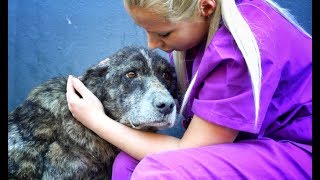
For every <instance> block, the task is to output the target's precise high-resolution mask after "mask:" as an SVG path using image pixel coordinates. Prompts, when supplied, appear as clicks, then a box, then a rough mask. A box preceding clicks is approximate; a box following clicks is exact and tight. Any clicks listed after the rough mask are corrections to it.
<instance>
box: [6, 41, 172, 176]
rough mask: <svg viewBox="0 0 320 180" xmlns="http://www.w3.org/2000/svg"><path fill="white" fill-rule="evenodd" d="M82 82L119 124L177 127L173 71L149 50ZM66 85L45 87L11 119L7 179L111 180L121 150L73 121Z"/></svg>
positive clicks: (112, 60) (123, 53)
mask: <svg viewBox="0 0 320 180" xmlns="http://www.w3.org/2000/svg"><path fill="white" fill-rule="evenodd" d="M79 79H80V80H81V81H82V82H83V83H84V84H85V85H86V87H87V88H88V89H89V90H91V91H92V92H93V94H95V95H96V96H97V97H98V98H99V100H100V101H101V102H102V104H103V106H104V111H105V113H106V115H108V116H109V117H110V118H112V119H114V120H115V121H118V122H120V123H122V124H125V125H127V126H130V127H132V128H135V129H139V130H142V131H153V132H154V131H156V130H159V129H165V128H169V127H172V126H173V125H174V124H175V121H176V115H177V113H176V111H177V105H176V102H175V100H176V99H177V88H176V87H177V81H176V74H175V70H174V68H173V66H172V65H171V64H170V63H169V62H168V60H166V59H165V58H163V57H162V56H160V55H159V54H157V53H156V52H154V51H152V50H150V49H147V48H144V47H139V46H126V47H124V48H122V49H120V50H118V51H117V52H115V53H114V54H112V55H111V56H109V57H108V58H106V59H105V60H103V61H101V62H100V63H98V64H96V65H94V66H92V67H91V68H89V69H88V70H86V72H85V73H84V74H83V75H82V76H80V77H79ZM66 83H67V78H66V77H56V78H52V79H50V80H48V81H46V82H44V83H43V84H41V85H39V86H38V87H36V88H34V89H33V90H32V91H31V92H30V93H29V95H28V97H27V98H26V100H25V101H24V102H23V103H22V104H21V105H19V106H18V107H17V108H16V109H14V110H13V111H11V112H10V113H9V115H8V176H9V179H110V178H111V172H112V164H113V161H114V158H115V156H116V155H117V153H118V152H119V149H118V148H116V147H115V146H113V145H112V144H110V143H108V142H107V141H105V140H103V139H101V138H100V137H99V136H97V135H96V134H95V133H94V132H92V131H91V130H89V129H87V128H86V127H85V126H83V125H82V124H81V123H80V122H78V121H77V120H76V119H74V117H73V116H72V114H71V112H70V111H69V109H68V105H67V100H66ZM124 136H125V134H124ZM128 138H130V137H128Z"/></svg>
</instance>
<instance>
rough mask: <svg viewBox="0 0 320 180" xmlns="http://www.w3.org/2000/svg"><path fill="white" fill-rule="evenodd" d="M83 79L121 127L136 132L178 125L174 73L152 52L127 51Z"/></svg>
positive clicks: (138, 49)
mask: <svg viewBox="0 0 320 180" xmlns="http://www.w3.org/2000/svg"><path fill="white" fill-rule="evenodd" d="M80 79H81V80H82V81H83V82H84V84H85V85H86V86H87V87H88V88H89V89H90V90H91V91H92V92H93V93H94V94H95V95H96V96H97V97H98V98H99V99H100V100H101V102H102V103H103V106H104V108H105V113H106V114H107V115H108V116H109V117H111V118H113V119H114V120H116V121H119V122H120V123H123V124H126V125H128V126H132V127H133V128H136V129H149V128H150V127H151V128H156V129H163V128H167V127H172V126H173V125H174V123H175V120H176V104H175V100H174V99H175V98H176V97H177V94H176V93H177V89H176V87H177V81H176V74H175V70H174V67H172V66H171V65H170V63H169V62H168V61H167V60H166V59H164V58H163V57H161V56H160V55H158V54H157V53H156V52H154V51H152V50H149V49H146V48H143V47H134V46H128V47H124V48H123V49H120V50H119V51H118V52H116V53H115V54H113V55H111V56H110V57H109V58H107V59H105V60H103V61H101V62H100V63H99V64H97V65H96V66H93V67H92V68H90V69H88V70H87V72H86V73H85V74H84V75H83V76H82V77H81V78H80Z"/></svg>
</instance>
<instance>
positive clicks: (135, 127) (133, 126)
mask: <svg viewBox="0 0 320 180" xmlns="http://www.w3.org/2000/svg"><path fill="white" fill-rule="evenodd" d="M128 121H129V123H130V125H131V126H132V127H133V128H137V126H135V125H134V124H133V123H132V121H130V120H128Z"/></svg>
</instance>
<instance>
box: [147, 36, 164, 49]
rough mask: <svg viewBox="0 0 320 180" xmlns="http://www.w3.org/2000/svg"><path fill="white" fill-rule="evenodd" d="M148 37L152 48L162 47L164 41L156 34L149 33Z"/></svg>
mask: <svg viewBox="0 0 320 180" xmlns="http://www.w3.org/2000/svg"><path fill="white" fill-rule="evenodd" d="M147 37H148V47H149V48H151V49H155V48H160V47H161V46H162V41H161V39H159V38H158V37H156V35H154V34H151V33H147Z"/></svg>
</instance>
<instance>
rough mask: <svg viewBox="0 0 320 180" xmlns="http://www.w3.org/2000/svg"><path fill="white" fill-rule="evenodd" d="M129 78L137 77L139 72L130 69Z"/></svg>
mask: <svg viewBox="0 0 320 180" xmlns="http://www.w3.org/2000/svg"><path fill="white" fill-rule="evenodd" d="M126 76H127V78H135V77H137V73H135V72H133V71H130V72H128V73H127V74H126Z"/></svg>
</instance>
